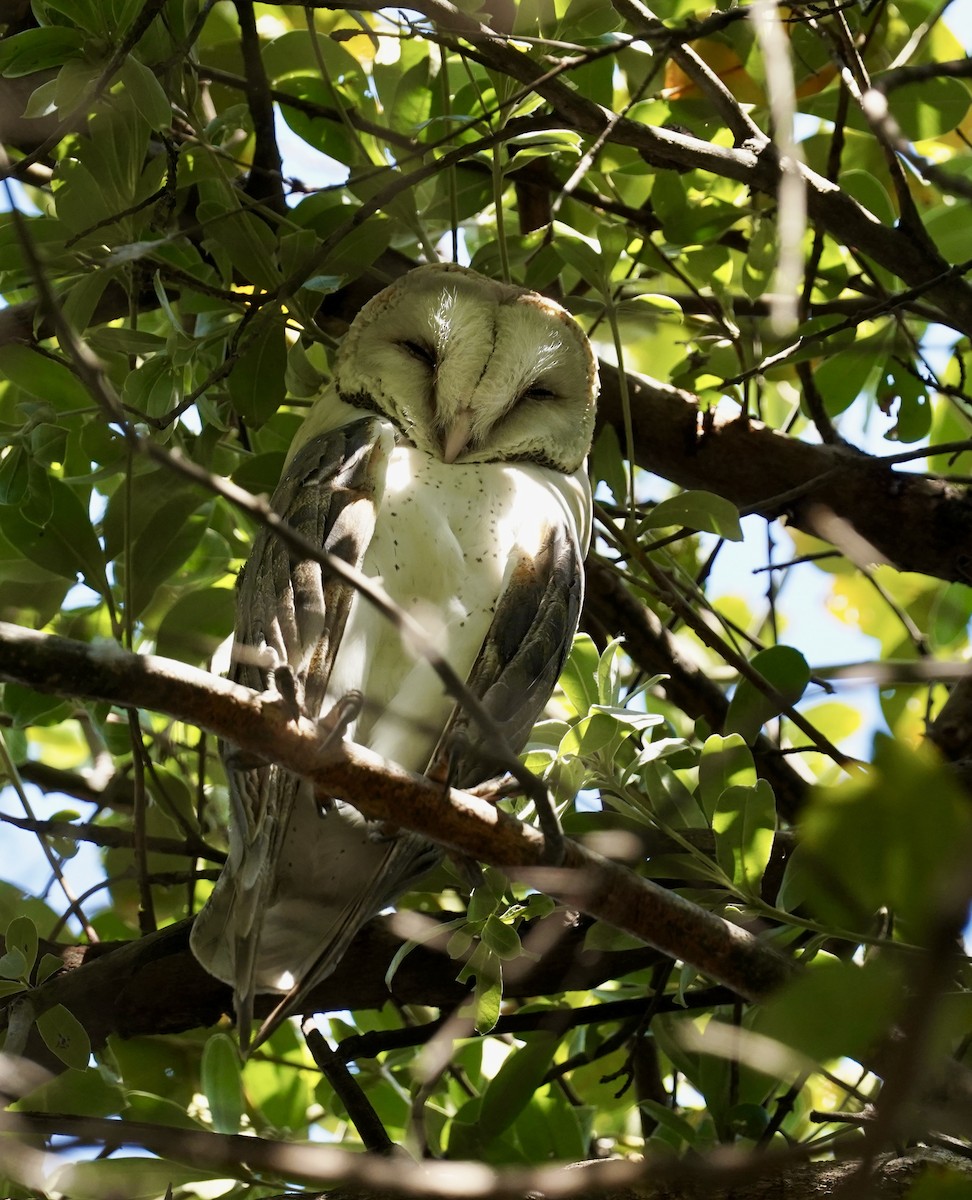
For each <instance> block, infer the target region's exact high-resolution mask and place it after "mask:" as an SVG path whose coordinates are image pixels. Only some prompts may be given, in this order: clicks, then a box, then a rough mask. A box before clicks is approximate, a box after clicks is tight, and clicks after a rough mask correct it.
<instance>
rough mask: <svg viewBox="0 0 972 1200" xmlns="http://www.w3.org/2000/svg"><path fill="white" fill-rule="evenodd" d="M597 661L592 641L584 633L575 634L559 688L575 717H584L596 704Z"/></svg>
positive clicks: (598, 656)
mask: <svg viewBox="0 0 972 1200" xmlns="http://www.w3.org/2000/svg"><path fill="white" fill-rule="evenodd" d="M599 659H600V655H599V654H598V652H597V646H595V645H594V642H593V640H592V639H591V638H590V637H589V636H588V635H587V634H586V633H579V634H577V636H576V637H575V638H574V644H573V646H572V647H571V651H570V657H569V658H568V659H567V664H566V666H565V667H564V670H563V674H562V675H561V676H560V686H561V687H562V688H563V690H564V694H565V695H566V697H567V700H568V701H569V702H570V705H571V707H572V708H573V710H574V713H575V714H576V715H577V716H581V717H583V716H586V715H587V713H588V712H589V711H590V708H591V705H592V704H596V703H597V683H596V676H597V664H598V661H599Z"/></svg>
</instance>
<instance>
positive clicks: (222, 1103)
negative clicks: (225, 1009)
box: [201, 1033, 245, 1133]
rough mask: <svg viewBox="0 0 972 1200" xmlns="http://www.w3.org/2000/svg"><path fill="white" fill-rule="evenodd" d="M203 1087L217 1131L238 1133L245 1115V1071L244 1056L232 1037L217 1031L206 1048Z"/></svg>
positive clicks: (204, 1048) (203, 1059)
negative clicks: (242, 1063)
mask: <svg viewBox="0 0 972 1200" xmlns="http://www.w3.org/2000/svg"><path fill="white" fill-rule="evenodd" d="M201 1079H202V1088H203V1091H204V1092H205V1094H206V1099H207V1100H208V1101H209V1111H210V1112H211V1113H212V1115H213V1128H214V1129H215V1130H216V1132H217V1133H238V1132H239V1129H240V1122H241V1120H242V1118H243V1113H244V1111H245V1105H244V1101H243V1074H242V1070H241V1067H240V1056H239V1053H238V1052H237V1049H236V1046H235V1045H234V1044H233V1041H232V1039H231V1038H230V1037H229V1036H228V1035H227V1034H225V1033H214V1034H213V1036H212V1037H211V1038H209V1039H208V1041H207V1042H206V1045H205V1046H204V1047H203V1053H202V1068H201Z"/></svg>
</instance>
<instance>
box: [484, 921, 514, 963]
mask: <svg viewBox="0 0 972 1200" xmlns="http://www.w3.org/2000/svg"><path fill="white" fill-rule="evenodd" d="M480 937H481V938H482V939H483V944H484V945H485V946H487V947H488V948H489V949H490V950H491V951H492V952H493V953H494V954H495V955H496V957H497V958H501V959H503V960H505V961H507V962H508V961H510V960H511V959H514V958H519V956H520V955H521V954H522V953H523V945H522V943H521V941H520V936H519V934H518V933H517V932H516V930H515V929H514V928H513V926H512V925H507V923H506V922H505V921H501V920H500V918H499V917H497V916H493V915H491V916H489V917H487V918H486V923H485V925H484V926H483V928H482V932H481V934H480Z"/></svg>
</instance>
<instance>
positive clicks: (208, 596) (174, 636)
mask: <svg viewBox="0 0 972 1200" xmlns="http://www.w3.org/2000/svg"><path fill="white" fill-rule="evenodd" d="M234 608H235V604H234V599H233V592H232V590H231V589H230V588H218V587H213V588H203V589H201V590H199V591H193V592H189V593H188V594H187V595H185V596H180V597H179V599H178V600H176V602H175V604H173V605H172V607H171V608H170V609H169V611H168V612H167V613H166V614H165V616H164V617H163V618H162V621H161V623H160V624H159V630H158V636H157V639H156V651H157V652H158V653H159V654H163V655H165V656H166V657H167V658H178V659H180V660H181V661H182V662H188V663H195V664H196V665H197V666H201V665H203V664H204V663H206V662H208V661H209V659H210V658H212V656H213V654H214V653H215V652H216V649H217V648H218V646H219V645H220V643H221V642H223V641H224V640H225V639H226V638H227V637H228V636H229V635H230V634H231V633H232V632H233V614H234Z"/></svg>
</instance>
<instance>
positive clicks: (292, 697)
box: [271, 663, 303, 721]
mask: <svg viewBox="0 0 972 1200" xmlns="http://www.w3.org/2000/svg"><path fill="white" fill-rule="evenodd" d="M271 686H272V687H273V689H274V690H275V691H276V692H277V694H278V696H279V698H280V704H281V707H282V708H283V709H284V711H285V712H286V713H287V714H288V715H289V717H290V719H291V720H292V721H298V720H300V717H301V709H302V707H303V706H302V705H301V702H300V699H299V698H298V695H297V680H296V679H295V678H294V673H293V671H292V670H291V669H290V667H289V666H288V664H287V663H280V664H279V665H278V666H276V667H275V668H274V670H273V673H272V675H271Z"/></svg>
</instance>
